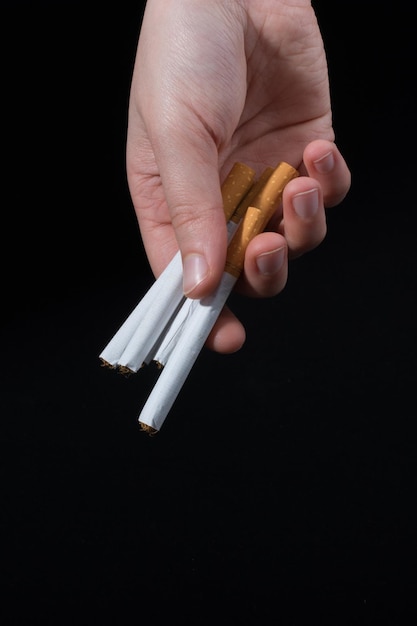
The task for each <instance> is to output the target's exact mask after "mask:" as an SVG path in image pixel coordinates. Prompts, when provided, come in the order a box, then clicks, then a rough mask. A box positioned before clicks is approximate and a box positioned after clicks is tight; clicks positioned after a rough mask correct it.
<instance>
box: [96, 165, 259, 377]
mask: <svg viewBox="0 0 417 626" xmlns="http://www.w3.org/2000/svg"><path fill="white" fill-rule="evenodd" d="M254 179H255V170H253V168H251V167H249V166H248V165H245V164H244V163H240V162H237V163H235V164H234V165H233V167H232V168H231V170H230V171H229V173H228V175H227V177H226V179H225V180H224V182H223V184H222V188H221V192H222V202H223V207H224V213H225V218H226V221H227V223H229V221H230V218H231V217H232V216H233V214H234V212H235V211H236V209H237V207H238V206H239V204H240V203H241V201H242V200H243V198H244V197H245V196H246V194H247V193H248V191H249V190H250V189H251V188H252V186H253V182H254ZM231 234H232V227H230V232H229V237H230V236H231ZM184 300H185V296H184V293H183V290H182V261H181V254H180V252H179V251H178V252H177V253H176V254H175V255H174V257H173V258H172V260H171V262H170V263H169V264H168V265H167V267H166V268H165V270H164V271H163V272H162V274H161V275H160V276H159V277H158V279H157V280H156V281H155V282H154V283H153V285H152V287H151V288H150V289H149V290H148V291H147V293H146V294H145V296H144V297H143V298H142V299H141V300H140V302H139V303H138V305H137V306H136V307H135V308H134V309H133V311H132V312H131V313H130V315H129V316H128V318H127V319H126V320H125V322H124V323H123V324H122V326H121V327H120V328H119V330H118V331H117V332H116V334H115V335H114V336H113V338H112V339H111V340H110V341H109V343H108V344H107V345H106V347H105V348H104V350H103V351H102V352H101V353H100V355H99V358H100V360H101V361H102V364H103V365H105V366H108V367H111V368H116V367H118V368H119V369H121V371H123V372H137V371H138V370H139V369H140V368H141V367H142V366H143V365H144V364H146V363H147V362H149V360H152V350H153V348H154V346H155V343H157V342H158V338H159V337H160V335H161V334H162V333H163V331H164V329H165V327H166V326H167V324H168V323H169V321H170V319H171V317H172V316H173V315H175V312H176V311H177V309H178V308H179V307H180V305H181V304H182V302H183V301H184Z"/></svg>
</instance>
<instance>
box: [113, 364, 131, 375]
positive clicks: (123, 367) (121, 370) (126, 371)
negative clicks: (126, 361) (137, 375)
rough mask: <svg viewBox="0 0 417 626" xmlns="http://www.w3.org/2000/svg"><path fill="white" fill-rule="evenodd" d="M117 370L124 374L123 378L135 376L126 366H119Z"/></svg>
mask: <svg viewBox="0 0 417 626" xmlns="http://www.w3.org/2000/svg"><path fill="white" fill-rule="evenodd" d="M117 369H118V370H119V372H120V374H123V376H130V375H131V374H134V372H133V370H131V369H129V368H128V367H126V365H119V366H118V368H117Z"/></svg>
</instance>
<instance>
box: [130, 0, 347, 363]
mask: <svg viewBox="0 0 417 626" xmlns="http://www.w3.org/2000/svg"><path fill="white" fill-rule="evenodd" d="M126 157H127V176H128V182H129V189H130V193H131V197H132V201H133V204H134V207H135V211H136V214H137V218H138V223H139V227H140V231H141V236H142V239H143V243H144V246H145V250H146V253H147V256H148V259H149V262H150V265H151V268H152V270H153V272H154V274H155V275H156V276H158V275H159V274H160V273H161V271H162V270H163V268H164V267H165V266H166V265H167V263H168V262H169V261H170V259H171V258H172V257H173V255H174V254H175V252H176V250H177V249H178V247H179V248H180V250H181V254H182V258H183V268H184V292H185V293H186V295H187V296H189V297H193V298H201V297H203V296H205V295H207V294H209V293H211V292H212V291H213V289H214V288H215V287H216V285H217V284H218V282H219V280H220V277H221V274H222V272H223V270H224V262H225V255H226V246H227V235H226V225H225V220H224V213H223V207H222V201H221V192H220V185H221V182H222V181H223V179H224V177H225V176H226V174H227V173H228V171H229V170H230V168H231V166H232V165H233V163H234V162H236V161H241V162H244V163H246V164H247V165H249V166H251V167H253V168H254V169H255V171H256V172H257V174H260V173H261V172H262V171H263V170H264V169H265V167H267V166H271V165H272V166H275V165H276V164H277V163H278V162H279V161H287V162H288V163H290V164H291V165H293V166H294V167H296V168H297V169H298V170H299V171H300V174H301V176H299V177H298V178H296V179H294V180H292V181H290V182H289V183H288V184H287V186H286V187H285V190H284V195H283V202H282V206H281V207H277V212H276V215H275V217H274V219H273V220H272V222H271V223H270V225H269V227H268V230H267V232H264V233H262V234H261V235H258V236H257V237H256V238H255V239H254V240H253V241H252V242H251V243H250V245H249V246H248V249H247V252H246V256H245V267H244V271H243V273H242V276H241V278H240V279H239V282H238V289H239V290H240V291H241V292H242V293H244V294H247V295H250V296H254V297H269V296H273V295H275V294H277V293H279V292H280V291H281V290H282V289H283V288H284V286H285V283H286V280H287V272H288V260H289V259H291V258H294V257H296V256H299V255H301V254H304V253H305V252H307V251H309V250H312V249H313V248H315V247H316V246H317V245H319V244H320V243H321V241H322V240H323V238H324V237H325V234H326V215H325V207H332V206H336V205H337V204H339V203H340V202H341V201H342V200H343V198H344V197H345V195H346V193H347V192H348V190H349V187H350V172H349V169H348V166H347V165H346V163H345V161H344V159H343V157H342V155H341V153H340V152H339V150H338V148H337V146H336V144H335V143H334V130H333V126H332V113H331V102H330V94H329V84H328V75H327V63H326V57H325V53H324V48H323V42H322V38H321V34H320V31H319V28H318V25H317V21H316V18H315V14H314V12H313V9H312V7H311V3H310V2H308V1H305V0H297V2H295V1H294V0H286V1H284V0H282V1H279V2H278V1H277V0H247V1H242V0H240V1H237V0H236V2H230V1H226V0H211V1H210V3H204V4H203V3H201V2H198V1H197V0H148V2H147V6H146V10H145V15H144V19H143V24H142V29H141V33H140V37H139V42H138V49H137V57H136V62H135V68H134V73H133V77H132V85H131V97H130V105H129V123H128V135H127V148H126ZM244 339H245V331H244V328H243V326H242V325H241V323H240V322H239V321H238V320H237V319H236V317H235V316H234V315H233V313H232V312H231V311H230V310H229V309H228V308H227V307H226V308H225V309H224V311H223V312H222V315H221V316H220V317H219V319H218V321H217V323H216V325H215V327H214V328H213V331H212V333H211V335H210V337H209V339H208V341H207V345H208V346H209V347H211V348H212V349H214V350H217V351H219V352H231V351H234V350H237V349H238V348H239V347H240V346H241V345H242V343H243V341H244Z"/></svg>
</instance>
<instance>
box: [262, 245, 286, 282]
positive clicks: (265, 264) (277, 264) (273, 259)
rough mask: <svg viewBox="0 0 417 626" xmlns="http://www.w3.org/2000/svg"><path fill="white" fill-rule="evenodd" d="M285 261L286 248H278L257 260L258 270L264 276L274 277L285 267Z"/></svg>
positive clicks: (265, 253)
mask: <svg viewBox="0 0 417 626" xmlns="http://www.w3.org/2000/svg"><path fill="white" fill-rule="evenodd" d="M284 259H285V248H277V249H276V250H271V251H270V252H264V253H263V254H260V255H259V256H258V257H257V258H256V265H257V267H258V270H259V272H260V273H261V274H263V275H264V276H273V275H274V274H276V273H277V272H279V270H280V269H281V267H282V266H283V263H284Z"/></svg>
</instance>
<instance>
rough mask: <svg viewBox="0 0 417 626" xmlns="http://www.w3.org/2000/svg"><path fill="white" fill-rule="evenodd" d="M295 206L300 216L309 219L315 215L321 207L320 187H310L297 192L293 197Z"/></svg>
mask: <svg viewBox="0 0 417 626" xmlns="http://www.w3.org/2000/svg"><path fill="white" fill-rule="evenodd" d="M292 203H293V207H294V210H295V212H296V213H297V215H298V216H299V217H302V218H303V219H309V218H311V217H314V216H315V214H316V213H317V211H318V209H319V192H318V189H309V190H308V191H302V192H301V193H297V194H296V195H295V196H294V197H293V199H292Z"/></svg>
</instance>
